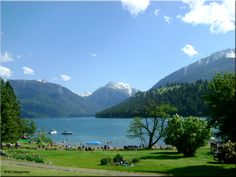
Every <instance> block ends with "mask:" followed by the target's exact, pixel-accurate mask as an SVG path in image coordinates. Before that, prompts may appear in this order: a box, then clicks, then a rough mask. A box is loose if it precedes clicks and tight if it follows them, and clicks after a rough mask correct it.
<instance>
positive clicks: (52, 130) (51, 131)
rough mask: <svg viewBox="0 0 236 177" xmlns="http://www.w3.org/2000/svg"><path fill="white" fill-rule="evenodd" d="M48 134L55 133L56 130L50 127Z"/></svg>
mask: <svg viewBox="0 0 236 177" xmlns="http://www.w3.org/2000/svg"><path fill="white" fill-rule="evenodd" d="M48 134H57V131H56V130H55V129H51V130H50V131H49V132H48Z"/></svg>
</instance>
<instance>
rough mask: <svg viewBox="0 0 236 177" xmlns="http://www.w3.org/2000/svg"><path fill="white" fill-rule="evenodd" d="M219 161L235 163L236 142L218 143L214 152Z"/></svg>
mask: <svg viewBox="0 0 236 177" xmlns="http://www.w3.org/2000/svg"><path fill="white" fill-rule="evenodd" d="M214 157H215V158H217V159H218V161H219V162H220V163H236V143H235V142H231V141H228V142H227V143H224V144H223V145H220V146H219V147H218V148H217V149H216V152H215V154H214Z"/></svg>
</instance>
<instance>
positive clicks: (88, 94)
mask: <svg viewBox="0 0 236 177" xmlns="http://www.w3.org/2000/svg"><path fill="white" fill-rule="evenodd" d="M91 94H92V93H90V92H84V93H81V94H79V96H81V97H88V96H90V95H91Z"/></svg>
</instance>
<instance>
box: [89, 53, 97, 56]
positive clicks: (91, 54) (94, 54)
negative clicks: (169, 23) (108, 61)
mask: <svg viewBox="0 0 236 177" xmlns="http://www.w3.org/2000/svg"><path fill="white" fill-rule="evenodd" d="M89 55H90V56H91V57H96V56H97V54H96V53H90V54H89Z"/></svg>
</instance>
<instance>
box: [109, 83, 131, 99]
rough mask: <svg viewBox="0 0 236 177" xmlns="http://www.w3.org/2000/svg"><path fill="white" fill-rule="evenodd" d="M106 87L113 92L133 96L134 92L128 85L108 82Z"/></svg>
mask: <svg viewBox="0 0 236 177" xmlns="http://www.w3.org/2000/svg"><path fill="white" fill-rule="evenodd" d="M106 87H109V88H112V89H114V90H121V91H125V92H126V93H127V94H128V95H129V96H131V95H133V94H134V93H133V92H134V90H135V89H133V88H132V87H131V86H130V85H129V84H126V83H123V82H109V83H108V84H107V85H106Z"/></svg>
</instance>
